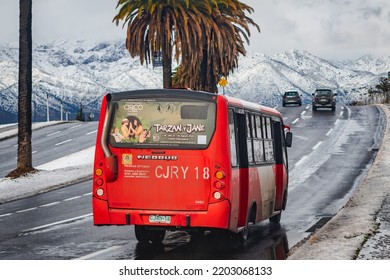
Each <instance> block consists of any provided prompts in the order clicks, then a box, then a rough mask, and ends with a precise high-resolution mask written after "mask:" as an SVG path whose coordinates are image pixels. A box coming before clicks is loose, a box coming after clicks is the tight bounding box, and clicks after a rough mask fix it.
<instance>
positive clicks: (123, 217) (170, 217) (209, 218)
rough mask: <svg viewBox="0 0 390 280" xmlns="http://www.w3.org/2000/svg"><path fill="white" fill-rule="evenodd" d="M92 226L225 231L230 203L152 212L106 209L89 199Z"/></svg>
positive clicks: (227, 226) (100, 201) (105, 205)
mask: <svg viewBox="0 0 390 280" xmlns="http://www.w3.org/2000/svg"><path fill="white" fill-rule="evenodd" d="M93 217H94V225H97V226H98V225H144V226H163V227H176V228H177V227H179V228H182V227H183V228H185V227H202V228H221V229H229V221H230V203H229V201H228V200H224V201H222V202H219V203H213V204H209V207H208V210H206V211H185V210H181V211H162V210H159V211H154V210H137V209H113V208H109V207H108V204H107V202H106V201H104V200H99V199H95V198H94V199H93Z"/></svg>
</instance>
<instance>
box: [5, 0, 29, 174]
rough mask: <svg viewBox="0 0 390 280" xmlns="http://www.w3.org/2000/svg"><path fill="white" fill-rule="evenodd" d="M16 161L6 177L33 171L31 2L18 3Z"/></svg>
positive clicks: (21, 1) (24, 0)
mask: <svg viewBox="0 0 390 280" xmlns="http://www.w3.org/2000/svg"><path fill="white" fill-rule="evenodd" d="M19 11H20V16H19V90H18V91H19V92H18V159H17V166H16V169H15V170H14V171H12V172H11V173H9V174H8V175H7V176H8V177H18V176H20V175H22V174H25V173H28V172H31V171H34V168H33V167H32V153H31V135H32V132H31V94H32V32H31V25H32V12H31V11H32V0H20V1H19Z"/></svg>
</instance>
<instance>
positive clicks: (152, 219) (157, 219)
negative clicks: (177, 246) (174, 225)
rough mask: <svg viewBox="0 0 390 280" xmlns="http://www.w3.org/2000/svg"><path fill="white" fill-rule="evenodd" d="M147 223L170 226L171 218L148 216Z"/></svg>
mask: <svg viewBox="0 0 390 280" xmlns="http://www.w3.org/2000/svg"><path fill="white" fill-rule="evenodd" d="M149 222H150V223H162V224H170V223H171V216H160V215H150V216H149Z"/></svg>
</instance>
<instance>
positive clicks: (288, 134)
mask: <svg viewBox="0 0 390 280" xmlns="http://www.w3.org/2000/svg"><path fill="white" fill-rule="evenodd" d="M292 136H293V134H292V132H290V131H287V132H286V147H291V145H292Z"/></svg>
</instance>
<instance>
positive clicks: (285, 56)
mask: <svg viewBox="0 0 390 280" xmlns="http://www.w3.org/2000/svg"><path fill="white" fill-rule="evenodd" d="M389 70H390V56H389V57H382V58H373V57H369V56H366V57H362V58H360V59H358V60H356V61H343V62H342V61H338V62H329V61H326V60H323V59H321V58H319V57H316V56H314V55H312V54H310V53H308V52H305V51H298V50H291V51H286V52H283V53H280V54H276V55H273V56H267V55H263V54H258V53H248V54H247V55H246V56H245V57H241V58H240V61H239V67H238V68H237V69H235V71H234V73H232V74H231V75H230V76H229V77H228V82H229V83H228V85H227V86H226V87H225V94H228V95H232V96H236V97H240V98H243V99H246V100H248V101H254V102H261V103H263V104H266V105H272V106H273V105H276V104H279V103H280V100H281V94H282V93H283V92H284V91H286V90H290V89H298V90H299V91H301V93H302V94H303V96H304V98H305V100H306V102H309V100H310V96H311V93H312V92H314V90H315V89H316V88H317V87H327V88H331V89H333V90H335V91H338V93H339V95H340V96H341V98H342V99H344V100H345V101H346V102H349V101H350V100H356V99H359V98H360V95H361V94H364V93H366V92H367V89H368V88H369V87H370V86H372V85H375V84H376V83H378V81H379V77H381V76H387V71H389ZM0 73H1V74H0V123H6V122H10V121H15V120H16V117H15V116H16V112H17V93H18V91H17V88H18V46H17V45H11V44H3V45H0ZM161 87H162V69H161V67H156V68H153V67H152V66H151V65H149V66H147V65H141V64H140V62H139V58H131V57H130V55H129V53H128V52H127V50H126V48H125V45H124V43H123V42H102V43H94V42H87V41H77V42H70V41H57V42H52V43H49V44H43V45H35V46H33V110H34V113H33V120H43V119H44V120H46V100H47V96H48V97H49V104H50V108H51V109H50V118H51V119H59V118H60V117H59V111H60V104H61V101H62V104H63V110H64V112H66V111H69V112H70V113H71V115H70V116H69V118H70V119H74V114H75V112H76V111H77V110H78V109H79V107H80V105H81V104H82V106H83V111H84V113H89V112H93V113H95V116H96V115H97V113H98V111H99V106H100V101H101V98H102V97H103V95H104V94H105V93H107V92H115V91H123V90H133V89H142V88H161ZM220 91H221V92H222V89H220Z"/></svg>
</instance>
